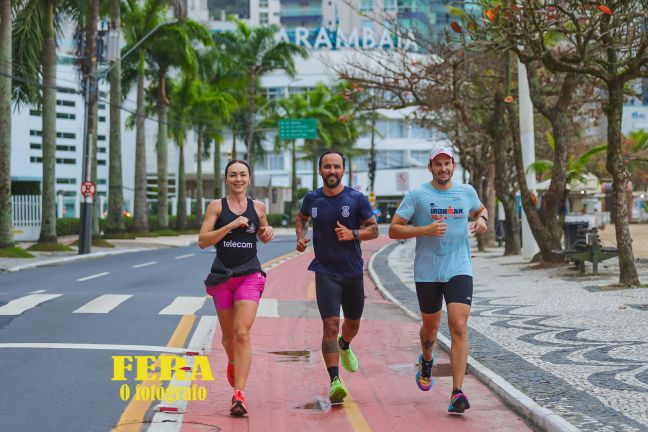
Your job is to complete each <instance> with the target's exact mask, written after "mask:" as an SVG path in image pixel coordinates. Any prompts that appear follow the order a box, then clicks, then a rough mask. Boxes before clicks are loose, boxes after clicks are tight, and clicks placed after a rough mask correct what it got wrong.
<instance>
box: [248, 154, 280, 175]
mask: <svg viewBox="0 0 648 432" xmlns="http://www.w3.org/2000/svg"><path fill="white" fill-rule="evenodd" d="M255 169H258V170H269V171H277V170H283V169H284V157H283V154H273V153H268V154H266V155H265V156H264V158H263V159H261V160H257V161H256V164H255Z"/></svg>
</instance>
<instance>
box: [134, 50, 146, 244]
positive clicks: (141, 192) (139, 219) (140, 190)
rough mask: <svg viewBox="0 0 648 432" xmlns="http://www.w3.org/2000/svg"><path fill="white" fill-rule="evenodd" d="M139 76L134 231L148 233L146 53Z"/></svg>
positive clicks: (140, 60)
mask: <svg viewBox="0 0 648 432" xmlns="http://www.w3.org/2000/svg"><path fill="white" fill-rule="evenodd" d="M139 57H140V58H139V62H140V63H139V73H138V74H137V113H136V117H135V197H134V203H133V231H134V232H148V230H149V227H148V203H147V200H146V134H145V131H144V127H145V124H144V122H145V119H144V116H145V114H144V51H140V52H139Z"/></svg>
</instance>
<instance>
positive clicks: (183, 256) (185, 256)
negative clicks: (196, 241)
mask: <svg viewBox="0 0 648 432" xmlns="http://www.w3.org/2000/svg"><path fill="white" fill-rule="evenodd" d="M194 255H196V254H193V253H190V254H186V255H178V256H177V257H175V259H184V258H189V257H192V256H194Z"/></svg>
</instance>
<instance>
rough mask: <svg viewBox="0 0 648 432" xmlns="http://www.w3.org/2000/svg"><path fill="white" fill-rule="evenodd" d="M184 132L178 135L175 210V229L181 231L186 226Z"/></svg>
mask: <svg viewBox="0 0 648 432" xmlns="http://www.w3.org/2000/svg"><path fill="white" fill-rule="evenodd" d="M184 141H185V140H184V132H182V133H180V136H179V137H178V147H179V148H180V158H179V159H180V160H179V161H178V193H177V197H178V211H177V212H176V215H177V216H176V230H178V231H182V230H184V229H186V227H187V204H186V203H187V200H186V197H187V191H186V188H185V167H184Z"/></svg>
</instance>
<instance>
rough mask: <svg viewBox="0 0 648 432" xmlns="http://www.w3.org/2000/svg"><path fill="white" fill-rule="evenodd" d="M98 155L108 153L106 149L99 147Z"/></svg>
mask: <svg viewBox="0 0 648 432" xmlns="http://www.w3.org/2000/svg"><path fill="white" fill-rule="evenodd" d="M97 153H106V147H97Z"/></svg>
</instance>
